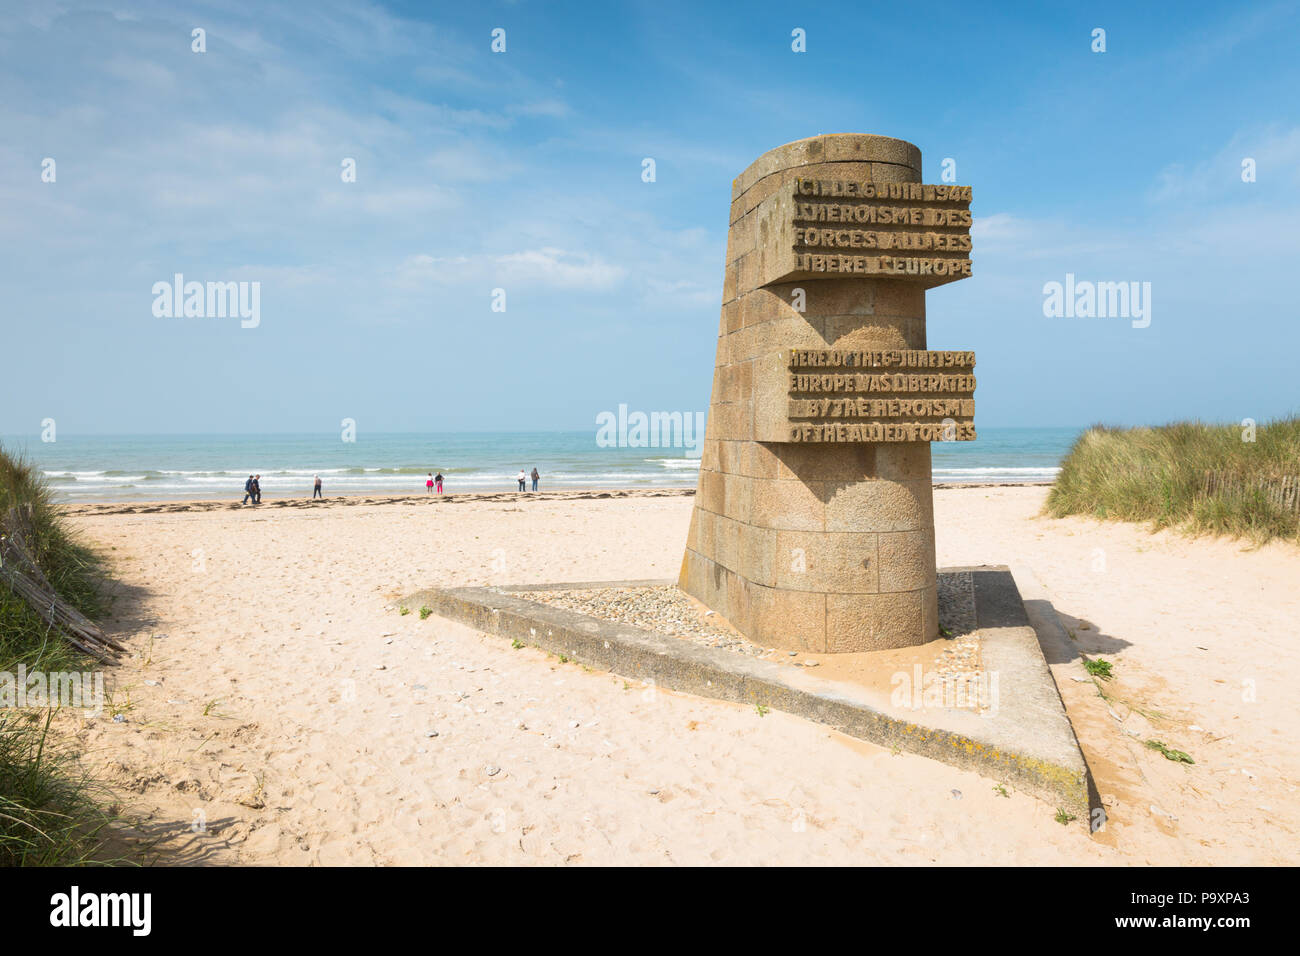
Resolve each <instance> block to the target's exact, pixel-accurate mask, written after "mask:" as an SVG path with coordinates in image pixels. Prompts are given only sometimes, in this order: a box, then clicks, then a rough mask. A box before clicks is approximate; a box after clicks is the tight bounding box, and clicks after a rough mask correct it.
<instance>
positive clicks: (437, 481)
mask: <svg viewBox="0 0 1300 956" xmlns="http://www.w3.org/2000/svg"><path fill="white" fill-rule="evenodd" d="M433 480H434V483H435V484H436V485H437V487H438V494H442V472H438V474H436V475H434V477H433Z"/></svg>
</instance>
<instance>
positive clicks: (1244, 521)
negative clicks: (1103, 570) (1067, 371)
mask: <svg viewBox="0 0 1300 956" xmlns="http://www.w3.org/2000/svg"><path fill="white" fill-rule="evenodd" d="M1246 437H1250V436H1249V433H1248V431H1247V429H1246V427H1244V426H1242V425H1206V424H1203V423H1200V422H1180V423H1176V424H1172V425H1163V426H1160V427H1156V428H1107V427H1104V426H1096V427H1093V428H1090V429H1088V430H1087V431H1086V432H1084V433H1083V434H1082V435H1080V436H1079V438H1078V440H1076V441H1075V443H1074V446H1073V447H1072V448H1071V449H1070V452H1069V454H1068V455H1067V456H1066V457H1065V460H1064V461H1062V462H1061V470H1060V473H1059V474H1058V475H1057V477H1056V482H1055V484H1054V485H1053V486H1052V490H1051V492H1050V493H1049V494H1048V497H1047V503H1046V505H1045V511H1046V512H1047V513H1048V514H1050V515H1052V516H1054V517H1058V518H1059V517H1064V516H1065V515H1072V514H1083V515H1092V516H1094V517H1097V518H1106V519H1114V520H1119V521H1144V522H1151V523H1152V525H1153V528H1154V529H1160V528H1176V529H1178V530H1181V531H1185V532H1188V533H1192V534H1216V535H1228V536H1232V537H1238V538H1246V539H1249V540H1250V541H1251V542H1253V543H1255V544H1263V543H1265V542H1267V541H1270V540H1273V539H1276V538H1281V539H1284V540H1288V541H1293V542H1297V543H1300V503H1298V502H1297V500H1296V496H1297V489H1298V488H1300V418H1296V417H1292V418H1286V419H1280V420H1278V421H1273V422H1267V423H1265V424H1262V425H1259V426H1257V427H1256V428H1255V431H1254V435H1253V437H1254V441H1248V440H1245V438H1246Z"/></svg>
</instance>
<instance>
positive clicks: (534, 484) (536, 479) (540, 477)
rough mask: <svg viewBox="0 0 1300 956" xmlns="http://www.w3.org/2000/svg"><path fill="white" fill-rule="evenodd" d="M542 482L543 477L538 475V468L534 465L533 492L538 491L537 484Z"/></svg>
mask: <svg viewBox="0 0 1300 956" xmlns="http://www.w3.org/2000/svg"><path fill="white" fill-rule="evenodd" d="M541 480H542V476H541V475H539V474H538V473H537V466H536V465H533V491H536V490H537V483H538V482H539V481H541Z"/></svg>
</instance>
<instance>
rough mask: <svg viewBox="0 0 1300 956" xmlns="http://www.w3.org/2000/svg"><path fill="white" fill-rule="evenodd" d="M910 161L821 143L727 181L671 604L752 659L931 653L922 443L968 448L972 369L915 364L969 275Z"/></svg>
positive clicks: (945, 356)
mask: <svg viewBox="0 0 1300 956" xmlns="http://www.w3.org/2000/svg"><path fill="white" fill-rule="evenodd" d="M920 180H921V152H920V150H919V149H917V148H916V147H915V146H913V145H912V144H911V143H906V142H903V141H902V140H898V139H891V138H889V137H885V136H868V135H859V134H840V135H828V136H814V137H812V138H810V139H803V140H798V141H797V142H794V143H789V144H787V145H785V146H780V147H778V148H776V149H773V150H771V151H770V152H767V153H764V154H763V155H762V156H760V157H759V158H758V159H757V160H756V161H755V162H754V163H753V164H752V165H751V166H750V167H749V168H748V169H747V170H745V171H744V172H743V173H741V174H740V176H739V177H738V178H737V179H736V180H735V181H734V182H733V184H732V188H731V229H730V232H729V233H728V236H727V265H726V272H725V276H724V279H723V284H722V321H721V325H720V328H719V330H718V350H717V361H716V364H715V368H714V373H713V397H712V401H711V403H710V407H709V418H708V426H707V428H706V431H705V438H704V448H703V452H702V459H701V463H700V480H699V486H698V491H697V494H696V497H695V509H694V513H693V514H692V516H691V525H690V533H689V536H688V539H687V543H686V554H685V557H684V558H683V561H682V570H681V578H680V585H681V587H682V589H683V590H684V591H686V592H687V593H688V594H691V595H693V596H694V597H695V598H697V599H699V600H700V601H702V602H703V603H704V604H706V605H707V606H708V607H710V608H712V609H713V610H715V611H716V612H717V613H719V614H721V615H722V616H723V617H725V618H726V619H727V620H728V621H730V623H731V624H732V625H733V626H734V627H735V628H736V629H737V630H739V631H740V632H741V633H742V634H744V635H746V636H747V637H748V638H750V639H751V640H753V641H754V642H755V643H759V644H763V645H765V646H769V647H779V648H782V649H787V650H807V651H815V652H831V653H835V652H850V651H866V650H877V649H881V648H891V647H904V646H908V645H914V644H923V643H925V642H927V641H930V640H933V639H935V638H936V637H937V636H938V631H939V621H938V599H937V592H936V569H935V555H934V503H933V495H932V490H931V474H930V444H929V443H930V442H931V441H969V440H973V439H974V438H975V429H974V424H973V420H974V413H975V401H974V391H975V376H974V366H975V355H974V353H973V352H941V351H928V350H927V349H926V336H925V291H926V289H929V288H931V287H933V286H937V285H942V284H944V283H947V282H953V281H955V280H957V279H961V278H965V277H966V276H969V275H970V274H971V260H970V252H971V238H970V225H971V214H970V201H971V188H970V187H969V186H958V185H947V184H945V185H923V184H922V183H921V181H920Z"/></svg>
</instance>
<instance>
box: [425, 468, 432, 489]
mask: <svg viewBox="0 0 1300 956" xmlns="http://www.w3.org/2000/svg"><path fill="white" fill-rule="evenodd" d="M424 487H425V488H427V489H428V494H433V472H429V480H428V481H426V482H425V483H424Z"/></svg>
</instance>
